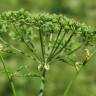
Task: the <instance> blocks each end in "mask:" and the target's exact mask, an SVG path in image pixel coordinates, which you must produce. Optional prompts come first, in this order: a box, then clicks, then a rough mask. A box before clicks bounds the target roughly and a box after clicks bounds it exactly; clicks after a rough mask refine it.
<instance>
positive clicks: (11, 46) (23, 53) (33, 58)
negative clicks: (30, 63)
mask: <svg viewBox="0 0 96 96" xmlns="http://www.w3.org/2000/svg"><path fill="white" fill-rule="evenodd" d="M0 41H2V42H3V43H4V44H5V45H7V46H9V47H10V48H12V49H14V50H15V51H17V52H19V53H20V54H22V55H24V56H26V57H28V58H31V59H32V60H35V61H37V62H38V63H40V61H39V60H37V59H36V58H35V57H33V56H31V55H29V54H27V53H25V52H23V51H21V50H20V49H17V48H16V47H14V46H13V45H11V44H8V43H7V42H6V41H5V40H3V39H2V38H0ZM3 52H4V51H3ZM8 53H10V52H8ZM13 53H15V54H17V53H16V52H13Z"/></svg>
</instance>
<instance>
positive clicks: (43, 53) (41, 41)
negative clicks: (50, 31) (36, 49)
mask: <svg viewBox="0 0 96 96" xmlns="http://www.w3.org/2000/svg"><path fill="white" fill-rule="evenodd" d="M39 36H40V43H41V50H42V57H43V62H44V63H45V56H44V55H45V52H44V51H45V50H44V46H43V37H42V33H41V31H40V30H39Z"/></svg>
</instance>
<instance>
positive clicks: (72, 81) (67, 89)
mask: <svg viewBox="0 0 96 96" xmlns="http://www.w3.org/2000/svg"><path fill="white" fill-rule="evenodd" d="M95 54H96V51H95V52H94V53H93V54H92V55H90V58H89V59H88V60H87V61H86V60H85V61H83V64H82V66H81V68H80V70H79V71H76V73H75V75H74V76H73V78H72V80H71V81H70V82H69V84H68V86H67V88H66V89H65V91H64V95H63V96H67V95H68V93H69V91H70V88H71V86H72V85H73V83H74V82H75V80H76V78H77V76H78V75H79V73H80V72H81V70H82V69H83V68H84V66H85V63H88V62H89V61H90V59H91V58H92V57H93V56H94V55H95Z"/></svg>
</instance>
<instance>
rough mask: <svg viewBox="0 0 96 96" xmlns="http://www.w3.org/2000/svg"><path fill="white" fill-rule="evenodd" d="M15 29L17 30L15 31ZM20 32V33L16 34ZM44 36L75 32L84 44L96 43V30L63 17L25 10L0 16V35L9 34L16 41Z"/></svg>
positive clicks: (4, 13)
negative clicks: (41, 34) (38, 33)
mask: <svg viewBox="0 0 96 96" xmlns="http://www.w3.org/2000/svg"><path fill="white" fill-rule="evenodd" d="M14 29H15V30H14ZM15 31H18V32H15ZM36 31H41V32H42V33H43V34H45V33H46V34H49V35H50V33H53V34H57V33H58V32H59V31H62V32H67V33H70V32H74V33H75V34H80V40H81V41H83V42H87V43H88V42H94V41H95V40H96V35H95V34H96V30H95V31H94V30H93V29H92V28H91V27H90V26H86V24H80V23H78V22H76V21H75V20H73V19H69V18H67V17H66V16H63V15H56V14H49V13H32V14H31V13H29V12H28V11H25V10H24V9H21V10H19V11H8V12H3V13H2V14H1V15H0V33H1V32H8V33H9V35H10V36H11V37H12V38H14V39H18V38H19V39H21V36H22V35H23V36H24V38H30V39H34V38H35V37H37V38H38V35H37V32H36Z"/></svg>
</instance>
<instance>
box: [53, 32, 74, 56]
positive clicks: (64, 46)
mask: <svg viewBox="0 0 96 96" xmlns="http://www.w3.org/2000/svg"><path fill="white" fill-rule="evenodd" d="M73 35H74V32H73V33H72V34H71V35H70V37H69V38H68V40H67V41H66V42H65V44H64V45H63V46H62V48H61V49H60V50H58V51H57V52H56V53H55V54H54V56H53V57H55V56H56V55H58V54H59V53H60V52H62V50H63V49H64V48H66V46H67V45H68V44H69V42H70V40H71V38H72V37H73Z"/></svg>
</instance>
